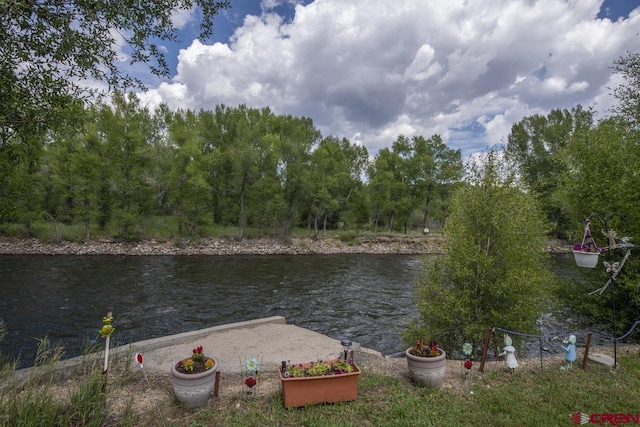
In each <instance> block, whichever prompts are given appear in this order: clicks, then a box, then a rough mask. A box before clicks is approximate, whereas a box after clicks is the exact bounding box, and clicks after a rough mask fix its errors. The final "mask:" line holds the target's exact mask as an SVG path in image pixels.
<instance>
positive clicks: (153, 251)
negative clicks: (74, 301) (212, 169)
mask: <svg viewBox="0 0 640 427" xmlns="http://www.w3.org/2000/svg"><path fill="white" fill-rule="evenodd" d="M444 241H445V239H444V237H442V236H423V237H397V236H384V235H381V236H356V237H354V238H352V239H350V240H349V241H344V240H340V239H337V238H311V237H304V238H288V239H278V238H259V239H245V240H242V241H237V240H235V239H225V238H204V239H198V240H193V241H189V240H186V241H180V242H177V241H163V242H160V241H155V240H148V241H142V242H122V241H118V240H91V241H88V242H66V241H65V242H59V243H53V242H42V241H40V240H38V239H15V238H7V237H0V255H126V256H181V255H184V256H191V255H219V256H225V255H319V254H325V255H326V254H372V255H377V254H403V255H419V254H441V253H442V251H443V247H444ZM547 249H548V251H549V252H551V253H563V252H570V247H569V246H567V245H566V243H563V242H557V241H550V242H549V244H548V246H547Z"/></svg>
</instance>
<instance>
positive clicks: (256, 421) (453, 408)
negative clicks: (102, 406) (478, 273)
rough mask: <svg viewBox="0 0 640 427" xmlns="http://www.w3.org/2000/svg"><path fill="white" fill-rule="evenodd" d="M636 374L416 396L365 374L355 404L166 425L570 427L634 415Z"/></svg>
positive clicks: (239, 410) (180, 414)
mask: <svg viewBox="0 0 640 427" xmlns="http://www.w3.org/2000/svg"><path fill="white" fill-rule="evenodd" d="M639 374H640V357H639V356H638V355H628V356H625V357H621V358H620V366H619V368H618V369H617V370H612V369H611V368H608V367H604V366H600V365H596V364H592V365H590V367H589V368H588V370H587V371H583V370H581V369H577V368H576V369H573V370H571V371H562V370H560V369H558V368H548V369H545V370H544V371H543V372H540V371H538V370H536V371H528V372H527V371H518V372H516V374H514V375H509V374H506V373H505V372H503V371H500V372H491V373H487V374H485V375H484V376H481V375H477V376H476V377H475V378H474V379H473V380H467V382H466V383H465V387H464V388H463V389H462V390H446V389H444V390H441V391H434V390H428V389H423V388H416V387H413V386H412V385H410V384H407V383H406V382H404V381H403V380H401V379H398V378H392V377H386V376H381V375H374V374H370V373H366V372H364V373H363V374H362V376H361V380H360V387H359V396H358V400H357V401H354V402H346V403H340V404H332V405H315V406H309V407H306V408H298V409H285V408H284V407H283V405H282V398H281V397H280V395H279V394H276V395H273V396H267V397H263V398H258V399H255V398H254V399H250V400H247V399H244V398H242V397H240V398H238V399H237V400H235V401H231V402H225V403H224V404H219V403H216V404H214V405H213V406H212V407H210V408H208V409H203V410H199V411H195V412H189V411H184V410H181V409H179V408H174V412H173V414H172V416H171V419H173V420H176V421H175V424H172V425H176V426H200V425H216V426H239V427H243V426H246V427H249V426H264V425H269V426H309V427H314V426H318V427H320V426H322V427H325V426H328V427H331V426H336V427H338V426H341V427H342V426H389V427H394V426H397V427H401V426H458V425H464V426H487V425H491V426H514V425H518V426H545V425H567V426H569V425H571V421H570V419H569V417H570V415H571V414H573V413H576V412H582V413H585V414H591V413H625V414H626V413H632V414H634V415H635V414H636V412H639V409H638V407H637V405H638V403H637V402H640V375H639ZM472 392H473V393H472ZM177 420H181V421H177ZM149 421H150V420H149Z"/></svg>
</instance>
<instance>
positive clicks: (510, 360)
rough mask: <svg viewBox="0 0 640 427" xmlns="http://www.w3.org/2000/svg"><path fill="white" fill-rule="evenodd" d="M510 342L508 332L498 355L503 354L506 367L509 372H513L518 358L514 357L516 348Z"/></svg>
mask: <svg viewBox="0 0 640 427" xmlns="http://www.w3.org/2000/svg"><path fill="white" fill-rule="evenodd" d="M512 344H513V342H512V341H511V337H510V336H509V334H505V335H504V348H503V349H502V353H500V354H499V355H498V356H505V358H504V364H505V365H506V366H507V369H509V372H510V373H512V374H513V371H515V369H516V368H517V367H518V360H517V359H516V349H515V347H514V346H513V345H512Z"/></svg>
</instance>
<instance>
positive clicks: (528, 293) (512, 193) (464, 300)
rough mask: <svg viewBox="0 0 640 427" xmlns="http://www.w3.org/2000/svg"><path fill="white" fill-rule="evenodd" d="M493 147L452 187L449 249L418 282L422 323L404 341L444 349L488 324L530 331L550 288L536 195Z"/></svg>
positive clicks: (477, 333)
mask: <svg viewBox="0 0 640 427" xmlns="http://www.w3.org/2000/svg"><path fill="white" fill-rule="evenodd" d="M509 172H510V171H509V170H504V169H503V168H501V167H500V161H499V158H498V155H497V153H495V152H490V153H489V154H487V155H486V156H485V157H484V160H483V162H482V163H481V164H479V165H476V166H475V167H473V168H472V170H471V180H470V183H469V185H466V186H463V187H461V188H459V189H458V190H456V191H455V193H454V195H453V199H452V201H451V207H450V215H449V218H448V222H447V226H446V228H445V232H446V234H447V241H446V251H445V254H444V255H443V256H442V257H441V258H437V259H434V260H433V261H432V262H431V263H429V264H427V265H426V267H425V271H424V273H423V275H422V277H421V278H420V280H419V281H418V283H417V284H416V294H417V298H418V311H419V313H420V319H419V321H417V322H415V323H413V324H412V325H411V326H410V327H409V329H408V330H407V331H406V333H405V341H407V342H408V343H413V342H414V341H415V339H416V338H417V337H421V336H429V337H434V338H437V339H438V340H439V341H440V342H442V343H443V345H444V348H447V347H449V348H459V347H460V346H461V345H462V343H463V342H465V340H466V341H476V342H478V341H480V340H481V339H482V336H483V334H484V331H485V330H486V328H488V327H491V326H500V327H505V328H510V329H515V330H518V331H530V330H531V328H532V327H533V325H535V318H536V316H537V314H538V312H539V310H540V307H541V304H542V303H544V299H545V296H546V295H547V294H548V292H549V284H550V283H551V282H550V281H551V280H552V279H551V273H550V272H549V269H548V267H547V264H546V251H545V242H546V231H547V223H546V222H545V221H544V220H543V217H542V215H541V211H540V208H539V206H538V203H537V201H536V199H535V198H534V197H533V196H532V195H531V194H529V193H527V192H526V191H523V190H522V189H521V188H519V187H518V186H517V185H516V182H515V181H514V180H513V179H512V178H511V177H510V176H509Z"/></svg>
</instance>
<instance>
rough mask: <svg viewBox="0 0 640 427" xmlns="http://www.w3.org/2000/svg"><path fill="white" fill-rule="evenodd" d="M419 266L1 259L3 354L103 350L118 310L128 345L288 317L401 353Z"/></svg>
mask: <svg viewBox="0 0 640 427" xmlns="http://www.w3.org/2000/svg"><path fill="white" fill-rule="evenodd" d="M552 258H553V269H554V271H556V275H557V276H558V277H560V278H561V279H565V280H570V279H572V278H575V277H577V276H578V275H580V274H582V271H579V269H578V268H577V267H575V265H574V263H573V260H572V258H571V255H556V256H554V257H552ZM422 267H423V256H420V255H351V254H349V255H345V254H339V255H311V256H306V255H290V256H287V255H278V256H41V255H26V256H22V255H6V256H4V255H3V256H0V275H1V276H0V277H1V282H0V318H1V319H3V320H4V322H5V325H6V327H7V329H8V333H7V334H6V336H5V338H4V340H2V341H0V353H1V354H3V355H5V356H9V357H11V358H19V360H20V366H23V367H24V366H29V365H32V364H33V361H34V358H35V353H36V349H37V346H38V339H41V338H42V337H44V336H47V337H49V339H50V340H51V342H52V343H54V344H61V345H63V346H64V348H65V350H66V353H65V355H64V357H65V358H67V357H72V356H77V355H79V354H81V353H82V351H83V348H84V347H86V346H91V345H93V344H94V343H96V341H98V342H99V340H98V330H99V329H100V327H101V325H102V322H101V320H102V316H104V315H105V314H106V311H107V308H108V307H111V308H112V309H113V315H114V318H115V320H114V326H115V327H116V333H115V334H114V336H113V337H112V342H114V343H115V344H120V345H126V344H129V343H131V342H135V341H140V340H145V339H150V338H155V337H160V336H165V335H170V334H176V333H180V332H186V331H192V330H196V329H202V328H207V327H210V326H216V325H221V324H226V323H232V322H240V321H245V320H251V319H257V318H262V317H269V316H283V317H285V318H286V320H287V322H288V323H294V324H296V325H299V326H301V327H304V328H307V329H310V330H313V331H316V332H320V333H322V334H325V335H328V336H330V337H333V338H337V339H341V338H349V339H351V340H352V341H354V342H358V343H360V344H361V345H362V346H364V347H367V348H371V349H374V350H378V351H380V352H381V353H383V354H394V353H398V352H401V351H402V350H403V349H404V348H405V346H404V344H403V342H402V339H401V337H400V331H401V330H402V328H403V327H404V325H405V324H406V323H407V322H408V321H409V320H410V319H412V318H415V317H417V309H416V305H415V300H414V297H413V283H414V281H415V280H416V277H417V275H418V274H419V272H420V271H421V270H422ZM580 270H585V269H580ZM547 319H550V318H549V316H547ZM566 320H567V319H563V321H566ZM547 323H548V324H547V327H548V328H561V327H563V325H562V324H561V323H558V322H556V320H555V319H553V318H552V319H551V322H547ZM533 347H535V345H534V346H533ZM535 351H536V349H535V348H533V349H532V353H531V354H532V355H533V354H535Z"/></svg>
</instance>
